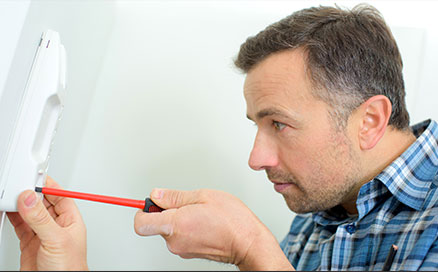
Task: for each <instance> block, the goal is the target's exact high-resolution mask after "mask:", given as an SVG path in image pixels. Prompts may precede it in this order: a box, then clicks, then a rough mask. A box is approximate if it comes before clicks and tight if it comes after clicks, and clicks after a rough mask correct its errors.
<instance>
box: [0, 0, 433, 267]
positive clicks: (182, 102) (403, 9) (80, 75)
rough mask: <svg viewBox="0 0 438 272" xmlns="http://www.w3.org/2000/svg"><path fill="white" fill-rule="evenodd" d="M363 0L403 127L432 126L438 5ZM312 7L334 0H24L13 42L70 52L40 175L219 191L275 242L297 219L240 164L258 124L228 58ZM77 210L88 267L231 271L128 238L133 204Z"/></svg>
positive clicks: (10, 247) (96, 189) (3, 253)
mask: <svg viewBox="0 0 438 272" xmlns="http://www.w3.org/2000/svg"><path fill="white" fill-rule="evenodd" d="M84 2H85V3H84ZM337 3H338V4H339V5H340V6H347V7H352V6H354V4H355V3H359V2H358V1H348V2H345V1H344V2H342V1H337ZM370 3H371V4H373V5H375V6H376V7H377V8H378V9H379V10H380V11H381V12H382V13H383V15H384V17H385V19H386V20H387V22H388V23H389V25H390V26H391V27H392V29H393V32H394V35H395V37H396V39H397V41H398V42H399V46H400V49H401V51H402V55H403V61H404V67H405V68H404V69H405V70H404V72H405V81H406V87H407V93H408V96H407V103H408V108H409V110H410V111H411V117H412V121H413V122H417V121H420V120H423V119H426V118H430V117H434V118H435V119H437V118H438V109H437V107H436V106H434V104H433V101H437V99H436V98H437V94H436V92H434V90H436V89H437V88H438V78H437V77H436V76H435V75H434V73H433V71H434V70H436V68H435V65H436V63H437V62H438V55H437V52H436V51H435V50H434V48H438V31H437V28H436V27H437V26H438V18H437V17H436V16H435V15H434V14H433V12H434V10H436V9H437V8H438V5H437V4H435V3H434V2H432V1H425V2H421V1H415V2H414V1H412V2H410V1H401V2H396V1H376V2H373V1H371V2H370ZM319 4H327V5H332V4H333V2H332V1H324V2H322V1H87V2H86V1H83V2H82V1H31V4H30V5H29V7H28V10H27V16H26V19H25V22H24V23H23V27H22V31H21V38H20V39H21V40H19V41H18V43H20V42H22V40H23V44H24V40H29V41H30V40H31V38H32V37H35V36H39V35H40V34H41V31H42V30H44V28H46V27H51V28H53V29H55V30H57V31H59V32H60V35H61V39H62V40H63V42H64V44H65V47H66V49H67V52H68V57H69V70H68V76H69V81H68V92H69V95H68V99H67V104H66V106H65V112H64V119H63V120H62V122H61V123H60V127H59V129H58V134H57V137H56V140H55V145H54V147H53V155H52V161H51V167H50V169H49V174H50V175H51V176H52V177H54V178H55V179H56V180H57V181H58V182H59V183H61V184H62V186H63V187H65V188H67V189H71V190H77V191H84V192H91V193H100V194H107V195H114V196H121V197H130V198H137V199H142V198H144V197H146V196H147V195H148V194H149V192H150V191H151V189H152V188H154V187H167V188H175V189H184V190H190V189H197V188H213V189H219V190H225V191H228V192H230V193H232V194H234V195H236V196H238V197H239V198H241V199H242V200H243V201H244V202H245V203H246V204H247V205H248V206H249V207H250V208H251V209H252V210H253V211H254V212H255V214H256V215H258V216H259V217H260V219H261V220H262V221H263V222H264V223H265V224H266V225H267V226H268V228H269V229H271V230H272V232H273V233H274V235H275V236H276V237H277V239H279V240H280V239H282V238H283V237H284V235H285V234H286V233H287V231H288V227H289V224H290V221H291V220H292V218H293V216H294V215H293V213H292V212H290V211H289V210H288V209H287V207H286V205H285V204H284V201H283V198H282V197H281V196H280V195H279V194H277V193H275V191H274V190H273V188H272V185H271V183H270V182H269V181H268V180H267V179H266V176H265V174H264V173H262V172H254V171H252V170H250V169H249V167H248V166H247V160H248V155H249V152H250V150H251V147H252V141H253V139H254V136H255V133H256V128H255V127H254V126H253V125H252V124H251V122H249V121H248V120H246V117H245V115H246V106H245V101H244V99H243V94H242V85H243V81H244V75H242V74H240V73H239V72H238V71H236V70H235V69H234V68H233V64H232V60H233V58H234V57H235V56H236V54H237V52H238V49H239V46H240V44H241V43H242V42H243V41H244V40H245V39H246V38H247V37H248V36H250V35H254V34H256V33H257V32H258V31H260V30H262V29H263V28H264V27H266V26H267V25H268V24H270V23H272V22H275V21H277V20H279V19H281V18H283V17H285V16H287V15H289V14H290V13H292V12H293V11H295V10H298V9H301V8H304V7H309V6H312V5H319ZM0 7H1V6H0ZM42 15H44V16H42ZM406 18H409V20H407V19H406ZM0 20H1V19H0ZM1 22H2V21H0V23H1ZM0 25H1V24H0ZM17 31H18V30H17ZM26 44H27V43H26ZM32 48H34V47H33V46H29V48H28V49H29V50H34V49H32ZM35 49H36V47H35ZM13 61H16V60H15V59H14V60H13ZM0 79H1V78H0ZM0 83H1V81H0ZM0 86H1V85H0ZM77 203H78V206H79V208H80V209H81V212H82V214H83V218H84V220H85V222H86V225H87V230H88V260H89V266H90V269H92V270H145V269H146V270H151V269H154V270H235V268H234V267H233V266H229V265H223V264H217V263H213V262H209V261H205V260H183V259H181V258H179V257H177V256H175V255H172V254H171V253H169V252H168V250H167V248H166V245H165V243H164V242H163V240H162V239H161V238H160V237H147V238H143V237H139V236H137V235H136V234H135V233H134V230H133V217H134V214H135V212H136V211H135V210H134V209H130V208H125V207H116V206H109V205H105V204H97V203H90V202H85V201H77ZM4 236H5V237H3V238H2V240H3V241H2V245H1V247H0V270H3V269H8V270H9V269H12V270H15V269H18V267H19V265H18V263H19V251H18V242H17V240H16V238H15V236H14V234H13V230H12V228H11V226H10V225H7V226H6V229H5V231H4Z"/></svg>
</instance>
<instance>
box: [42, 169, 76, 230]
mask: <svg viewBox="0 0 438 272" xmlns="http://www.w3.org/2000/svg"><path fill="white" fill-rule="evenodd" d="M46 187H50V188H59V189H61V186H60V185H59V184H58V183H56V182H55V181H54V180H53V179H52V178H51V177H49V176H47V180H46ZM44 197H45V199H47V201H48V202H49V203H50V204H51V205H53V211H54V213H56V214H57V215H61V214H68V215H69V221H70V222H67V224H71V223H72V222H79V221H82V217H81V214H80V212H79V209H78V208H77V206H76V204H75V202H74V200H73V199H71V198H67V197H61V196H52V195H45V196H44ZM49 211H50V213H51V214H52V215H53V213H52V208H49Z"/></svg>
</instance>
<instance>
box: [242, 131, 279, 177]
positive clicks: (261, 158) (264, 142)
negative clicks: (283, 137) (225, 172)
mask: <svg viewBox="0 0 438 272" xmlns="http://www.w3.org/2000/svg"><path fill="white" fill-rule="evenodd" d="M278 162H279V160H278V154H277V147H276V145H275V143H274V142H273V141H272V140H270V139H269V137H267V136H266V135H263V134H262V133H260V132H257V136H256V138H255V140H254V146H253V148H252V151H251V154H250V155H249V161H248V164H249V167H251V168H252V169H253V170H265V169H267V168H271V167H275V166H277V165H278Z"/></svg>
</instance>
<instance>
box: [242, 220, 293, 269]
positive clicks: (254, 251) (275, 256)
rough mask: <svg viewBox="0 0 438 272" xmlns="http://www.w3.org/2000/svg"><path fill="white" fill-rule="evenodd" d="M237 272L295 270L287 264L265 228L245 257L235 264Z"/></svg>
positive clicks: (287, 261) (275, 242) (278, 246)
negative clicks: (246, 271)
mask: <svg viewBox="0 0 438 272" xmlns="http://www.w3.org/2000/svg"><path fill="white" fill-rule="evenodd" d="M236 265H237V266H238V267H239V270H242V271H245V270H277V271H279V270H287V271H293V270H295V269H294V268H293V266H292V265H291V264H290V263H289V260H288V259H287V258H286V256H285V255H284V253H283V251H282V250H281V248H280V245H279V244H278V241H277V240H276V239H275V237H274V236H273V235H272V233H271V232H270V231H269V230H268V229H267V228H266V229H265V230H264V231H261V232H259V234H258V235H257V236H256V238H255V239H254V240H253V242H252V244H251V245H250V246H249V248H248V250H247V252H246V254H245V256H244V257H243V258H242V260H241V261H240V262H239V263H237V264H236Z"/></svg>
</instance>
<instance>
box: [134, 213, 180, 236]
mask: <svg viewBox="0 0 438 272" xmlns="http://www.w3.org/2000/svg"><path fill="white" fill-rule="evenodd" d="M173 213H174V211H172V210H169V211H163V212H161V213H145V212H143V211H142V210H139V211H138V212H137V214H136V215H135V218H134V229H135V232H136V233H137V234H138V235H141V236H151V235H162V236H170V235H172V233H173V226H172V215H173Z"/></svg>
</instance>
